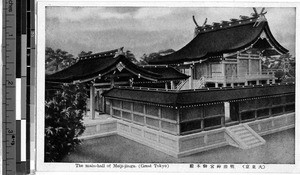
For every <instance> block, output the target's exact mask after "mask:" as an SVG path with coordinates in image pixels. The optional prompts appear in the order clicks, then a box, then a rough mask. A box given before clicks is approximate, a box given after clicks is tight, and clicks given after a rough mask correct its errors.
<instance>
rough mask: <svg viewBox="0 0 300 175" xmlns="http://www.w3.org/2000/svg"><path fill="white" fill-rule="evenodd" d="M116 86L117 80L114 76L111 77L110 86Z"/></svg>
mask: <svg viewBox="0 0 300 175" xmlns="http://www.w3.org/2000/svg"><path fill="white" fill-rule="evenodd" d="M114 86H115V80H114V78H113V77H111V79H110V87H112V88H113V87H114Z"/></svg>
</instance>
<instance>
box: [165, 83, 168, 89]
mask: <svg viewBox="0 0 300 175" xmlns="http://www.w3.org/2000/svg"><path fill="white" fill-rule="evenodd" d="M165 89H166V90H168V83H167V82H166V83H165Z"/></svg>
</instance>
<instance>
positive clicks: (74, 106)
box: [45, 84, 87, 162]
mask: <svg viewBox="0 0 300 175" xmlns="http://www.w3.org/2000/svg"><path fill="white" fill-rule="evenodd" d="M86 100H87V89H86V86H85V84H63V85H61V88H60V89H59V90H57V91H56V93H55V94H54V95H53V94H52V95H51V96H50V95H49V96H46V100H45V161H46V162H57V161H60V160H61V159H63V157H64V156H65V155H67V154H69V153H70V152H71V151H73V150H74V149H75V148H76V146H77V145H78V144H80V140H79V139H78V136H80V135H81V134H82V133H83V132H84V130H85V127H84V125H83V115H84V112H85V111H86Z"/></svg>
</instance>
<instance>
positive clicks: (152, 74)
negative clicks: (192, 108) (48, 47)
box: [46, 55, 188, 83]
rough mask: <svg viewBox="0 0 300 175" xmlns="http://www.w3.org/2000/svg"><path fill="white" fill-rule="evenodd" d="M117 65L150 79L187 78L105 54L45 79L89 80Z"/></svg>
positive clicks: (65, 81)
mask: <svg viewBox="0 0 300 175" xmlns="http://www.w3.org/2000/svg"><path fill="white" fill-rule="evenodd" d="M118 64H121V65H118ZM118 66H123V68H124V69H126V70H128V71H129V72H131V73H132V74H134V75H136V76H139V77H142V78H145V79H148V80H151V81H160V80H177V79H187V78H188V76H187V75H185V74H182V73H180V72H179V71H177V70H175V69H174V68H164V70H162V69H161V68H159V67H157V68H143V67H141V66H138V65H135V64H134V63H132V62H131V61H129V60H128V59H127V58H126V57H125V56H124V55H118V56H116V57H114V55H110V56H107V55H105V56H104V57H93V56H92V57H91V58H88V59H82V60H80V61H78V62H77V63H75V64H74V65H72V66H70V67H68V68H66V69H63V70H61V71H58V72H56V73H54V74H50V75H46V81H48V82H62V83H71V82H73V81H78V80H79V81H90V80H93V79H95V78H98V77H99V75H100V76H103V75H105V74H108V73H111V72H112V71H114V70H116V69H118ZM123 68H122V69H123Z"/></svg>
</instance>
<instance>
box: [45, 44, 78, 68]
mask: <svg viewBox="0 0 300 175" xmlns="http://www.w3.org/2000/svg"><path fill="white" fill-rule="evenodd" d="M45 57H46V59H45V69H46V73H47V74H51V73H54V72H57V71H60V70H62V69H65V68H67V67H69V66H71V65H72V64H74V63H75V62H76V59H75V58H74V57H73V55H72V54H69V53H68V52H66V51H63V50H61V49H56V50H53V49H52V48H50V47H46V55H45Z"/></svg>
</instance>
